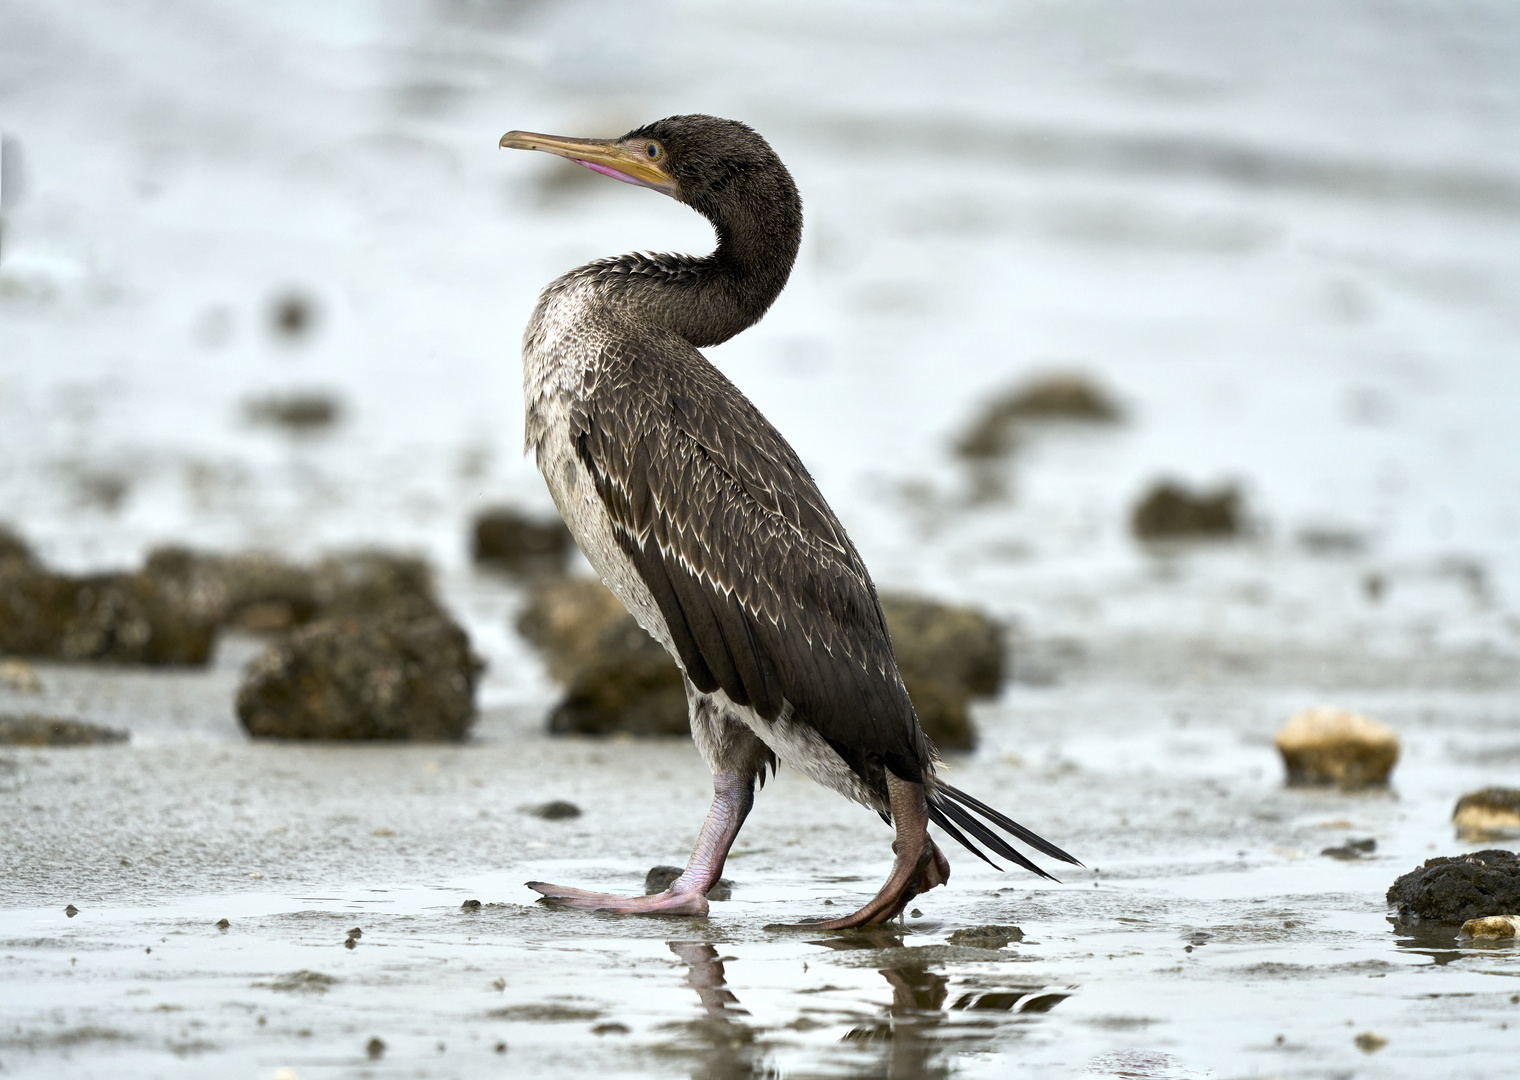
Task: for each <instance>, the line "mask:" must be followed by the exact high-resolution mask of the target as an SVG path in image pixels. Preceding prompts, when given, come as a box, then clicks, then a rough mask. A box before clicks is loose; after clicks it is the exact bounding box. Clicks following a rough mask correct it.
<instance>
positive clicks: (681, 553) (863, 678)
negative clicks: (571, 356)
mask: <svg viewBox="0 0 1520 1080" xmlns="http://www.w3.org/2000/svg"><path fill="white" fill-rule="evenodd" d="M571 416H572V423H573V425H574V426H575V430H573V431H572V435H573V437H574V438H575V445H576V448H577V451H578V453H579V455H580V457H581V460H582V461H583V463H584V464H585V465H586V467H587V469H588V470H589V471H590V473H591V475H592V477H593V479H594V481H595V483H596V488H597V492H598V494H599V495H600V496H601V499H602V502H603V504H604V505H605V506H606V508H607V513H608V515H609V516H610V518H611V519H612V522H613V527H614V530H615V531H616V533H617V536H618V542H619V544H620V545H621V546H622V548H623V550H624V551H625V552H626V553H627V554H628V556H629V558H630V559H631V561H632V562H633V565H634V567H635V568H636V569H637V571H638V573H639V575H640V577H642V578H643V579H644V581H645V583H646V584H647V585H648V587H649V591H650V594H651V595H652V596H653V597H654V601H655V603H656V605H658V607H659V609H660V612H661V614H662V615H663V616H664V617H665V621H666V624H667V626H669V627H670V632H671V639H672V642H673V644H674V646H675V649H676V653H677V655H678V657H679V658H680V660H681V663H682V666H683V667H685V669H686V672H687V675H688V676H689V677H690V678H691V680H692V682H693V683H694V684H695V685H696V686H697V688H698V689H700V690H703V691H704V692H708V693H710V692H712V691H713V690H714V689H716V688H719V687H721V688H722V689H723V690H724V691H725V692H726V693H727V694H728V696H729V697H730V698H731V699H732V700H733V701H734V702H736V703H738V704H741V705H744V704H747V705H750V706H751V707H753V708H754V709H755V711H756V712H757V713H758V714H759V715H760V716H762V717H764V718H765V719H767V720H775V719H777V718H778V717H780V716H781V714H782V712H783V710H784V708H785V706H786V705H787V704H790V706H791V714H790V715H791V716H792V717H793V718H794V719H796V720H798V721H801V722H803V723H807V724H810V725H811V726H812V727H813V728H814V729H815V730H816V731H818V733H819V734H820V735H822V736H823V737H824V739H825V740H826V741H827V742H828V743H829V744H830V745H831V746H833V747H834V748H835V749H836V750H838V751H839V753H840V755H841V757H843V758H844V760H845V761H846V762H847V763H848V764H849V765H850V767H851V768H852V769H853V770H854V771H855V772H856V773H857V774H859V775H860V776H861V777H863V778H864V779H866V780H867V782H868V783H871V784H872V785H873V786H876V785H877V782H878V781H880V770H881V768H882V767H883V766H885V767H887V768H889V769H891V770H892V772H893V773H895V774H897V775H898V776H901V777H903V778H904V779H908V780H915V781H916V780H921V779H922V777H923V770H924V768H925V767H926V766H927V765H928V763H929V760H930V756H929V755H930V753H931V751H930V749H929V746H928V743H927V741H926V740H925V739H924V736H923V732H922V731H921V730H920V729H919V726H918V721H917V719H916V717H915V716H914V714H913V706H912V703H911V702H910V701H909V700H908V695H907V691H906V689H904V687H903V685H902V680H901V678H900V677H899V675H898V673H897V666H896V663H895V661H894V660H893V657H892V651H891V642H890V639H889V637H888V634H887V629H886V620H885V618H884V617H883V616H882V612H881V604H880V603H879V601H878V600H877V597H876V589H875V586H874V585H873V584H872V583H871V579H870V575H869V574H868V573H867V572H866V569H865V566H864V564H863V563H862V562H861V559H860V556H859V554H858V553H857V552H856V551H855V548H854V546H853V545H852V544H851V543H850V541H849V538H848V537H847V536H846V535H845V531H844V527H843V526H842V525H840V523H839V520H838V518H836V517H835V516H834V513H833V511H832V510H830V509H829V506H828V503H827V502H825V501H824V498H823V496H822V494H820V493H819V491H818V488H817V486H816V485H815V484H814V483H813V480H812V477H810V476H809V475H808V473H807V470H806V469H805V468H804V467H803V465H802V462H801V460H800V459H799V458H798V457H797V455H796V453H795V452H794V451H793V450H792V448H791V447H790V446H789V445H788V444H787V442H786V440H785V439H783V438H782V437H781V435H780V433H779V432H777V431H776V429H775V428H773V427H772V426H771V425H770V423H769V422H767V421H766V419H765V418H764V417H763V416H762V415H761V414H760V411H759V410H758V409H756V408H755V406H754V405H753V404H751V403H750V402H749V400H748V399H746V398H745V397H744V395H743V394H741V393H740V392H739V391H738V389H737V388H735V387H734V385H733V384H732V383H730V382H729V381H728V380H727V379H726V378H724V377H723V375H722V374H721V373H720V372H718V371H717V369H715V368H714V367H712V366H711V365H710V364H708V363H707V361H706V360H704V359H703V358H702V356H701V354H700V353H698V352H697V350H696V349H695V348H693V347H692V346H691V345H690V344H689V343H687V342H686V341H684V340H682V339H680V338H677V337H675V336H674V335H667V334H661V333H658V332H642V333H638V334H633V335H629V336H624V337H622V338H621V339H620V340H616V341H613V342H611V343H609V344H608V345H607V346H605V347H604V349H603V352H602V354H601V356H600V358H599V363H598V364H597V365H596V366H595V368H594V369H593V374H592V375H590V376H588V378H587V381H586V383H585V384H584V385H583V388H582V398H581V400H580V401H578V402H577V403H576V405H575V407H574V409H573V410H572V413H571ZM873 777H874V779H873Z"/></svg>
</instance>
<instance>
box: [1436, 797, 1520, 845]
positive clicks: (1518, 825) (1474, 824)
mask: <svg viewBox="0 0 1520 1080" xmlns="http://www.w3.org/2000/svg"><path fill="white" fill-rule="evenodd" d="M1451 821H1452V824H1454V825H1455V826H1456V827H1457V834H1458V835H1459V836H1460V837H1461V838H1462V839H1464V840H1481V839H1483V838H1484V837H1486V836H1514V835H1520V788H1499V787H1491V788H1484V789H1483V790H1481V791H1472V792H1469V793H1468V794H1466V795H1463V796H1462V797H1461V798H1460V799H1458V800H1457V806H1456V809H1455V810H1453V811H1452V814H1451Z"/></svg>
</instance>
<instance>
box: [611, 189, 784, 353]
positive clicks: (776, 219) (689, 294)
mask: <svg viewBox="0 0 1520 1080" xmlns="http://www.w3.org/2000/svg"><path fill="white" fill-rule="evenodd" d="M782 180H783V181H784V182H779V183H778V182H774V181H773V182H772V183H770V184H767V185H765V186H764V187H762V188H761V189H760V190H758V191H754V192H751V193H748V195H749V197H744V196H745V194H746V193H743V192H740V193H737V194H735V193H733V192H732V190H731V191H730V197H729V198H727V199H725V200H724V202H723V203H721V204H709V205H696V206H694V209H696V210H697V211H698V212H699V213H701V214H702V215H703V216H704V217H706V218H707V219H708V220H709V221H711V222H712V224H713V228H714V230H716V232H717V234H718V247H717V250H716V251H714V252H713V253H712V254H711V255H708V256H705V257H703V258H697V257H695V256H691V255H625V256H623V257H622V258H621V259H616V260H612V261H610V262H608V263H603V264H601V267H602V272H601V273H599V274H598V277H599V278H600V280H601V283H602V284H603V285H604V287H605V288H606V289H607V290H608V293H609V296H608V299H609V300H612V301H613V302H614V303H615V304H616V305H617V306H619V307H620V308H622V309H623V311H624V312H625V313H626V314H627V315H629V316H632V317H634V318H637V319H639V320H640V321H643V322H649V323H653V324H655V325H657V326H660V327H662V328H664V329H666V330H670V331H672V332H673V333H676V334H678V335H680V336H681V337H683V338H685V339H686V340H687V341H689V342H691V343H692V344H693V345H695V346H697V347H698V348H701V347H704V346H707V345H717V344H718V343H720V342H723V341H727V340H728V339H729V338H731V337H733V336H734V335H735V334H737V333H739V331H741V330H744V329H745V328H747V327H750V326H753V325H754V324H755V323H757V322H759V321H760V318H761V316H763V315H764V314H765V313H766V311H767V310H769V309H770V306H771V304H772V303H773V302H774V301H775V299H776V297H777V296H779V295H780V293H781V290H782V289H783V288H785V287H786V281H787V278H789V277H790V276H791V273H792V264H793V263H795V262H796V260H797V247H798V245H799V244H800V243H801V241H802V202H801V200H800V199H799V198H798V196H797V189H796V188H795V187H794V186H793V185H792V183H791V177H789V176H786V175H785V173H784V172H783V174H782ZM757 186H759V185H757Z"/></svg>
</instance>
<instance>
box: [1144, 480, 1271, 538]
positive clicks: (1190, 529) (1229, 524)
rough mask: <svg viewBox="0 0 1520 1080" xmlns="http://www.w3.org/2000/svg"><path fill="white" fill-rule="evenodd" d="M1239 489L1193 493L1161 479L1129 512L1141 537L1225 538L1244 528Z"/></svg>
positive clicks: (1229, 487)
mask: <svg viewBox="0 0 1520 1080" xmlns="http://www.w3.org/2000/svg"><path fill="white" fill-rule="evenodd" d="M1243 527H1244V523H1243V521H1242V511H1241V499H1240V491H1239V489H1238V488H1236V487H1234V486H1233V485H1231V486H1227V487H1223V488H1220V489H1219V490H1218V491H1213V492H1192V491H1189V490H1188V489H1186V488H1184V487H1182V486H1181V485H1179V484H1175V483H1172V482H1171V481H1162V482H1161V483H1158V484H1156V485H1155V486H1154V487H1152V488H1151V489H1150V491H1148V492H1146V494H1145V497H1144V498H1142V499H1141V500H1140V501H1139V502H1138V503H1137V504H1136V505H1135V509H1134V511H1133V513H1132V514H1131V515H1130V531H1131V532H1133V533H1134V534H1135V536H1136V537H1138V538H1139V539H1141V540H1187V539H1222V538H1226V537H1231V536H1237V535H1239V534H1240V533H1241V531H1242V530H1243Z"/></svg>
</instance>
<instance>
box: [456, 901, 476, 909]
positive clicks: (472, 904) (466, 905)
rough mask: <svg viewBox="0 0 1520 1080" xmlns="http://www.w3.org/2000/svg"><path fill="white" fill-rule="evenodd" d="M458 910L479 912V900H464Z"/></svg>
mask: <svg viewBox="0 0 1520 1080" xmlns="http://www.w3.org/2000/svg"><path fill="white" fill-rule="evenodd" d="M459 910H460V911H479V910H480V901H479V900H466V901H465V902H464V903H462V904H460V905H459Z"/></svg>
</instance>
